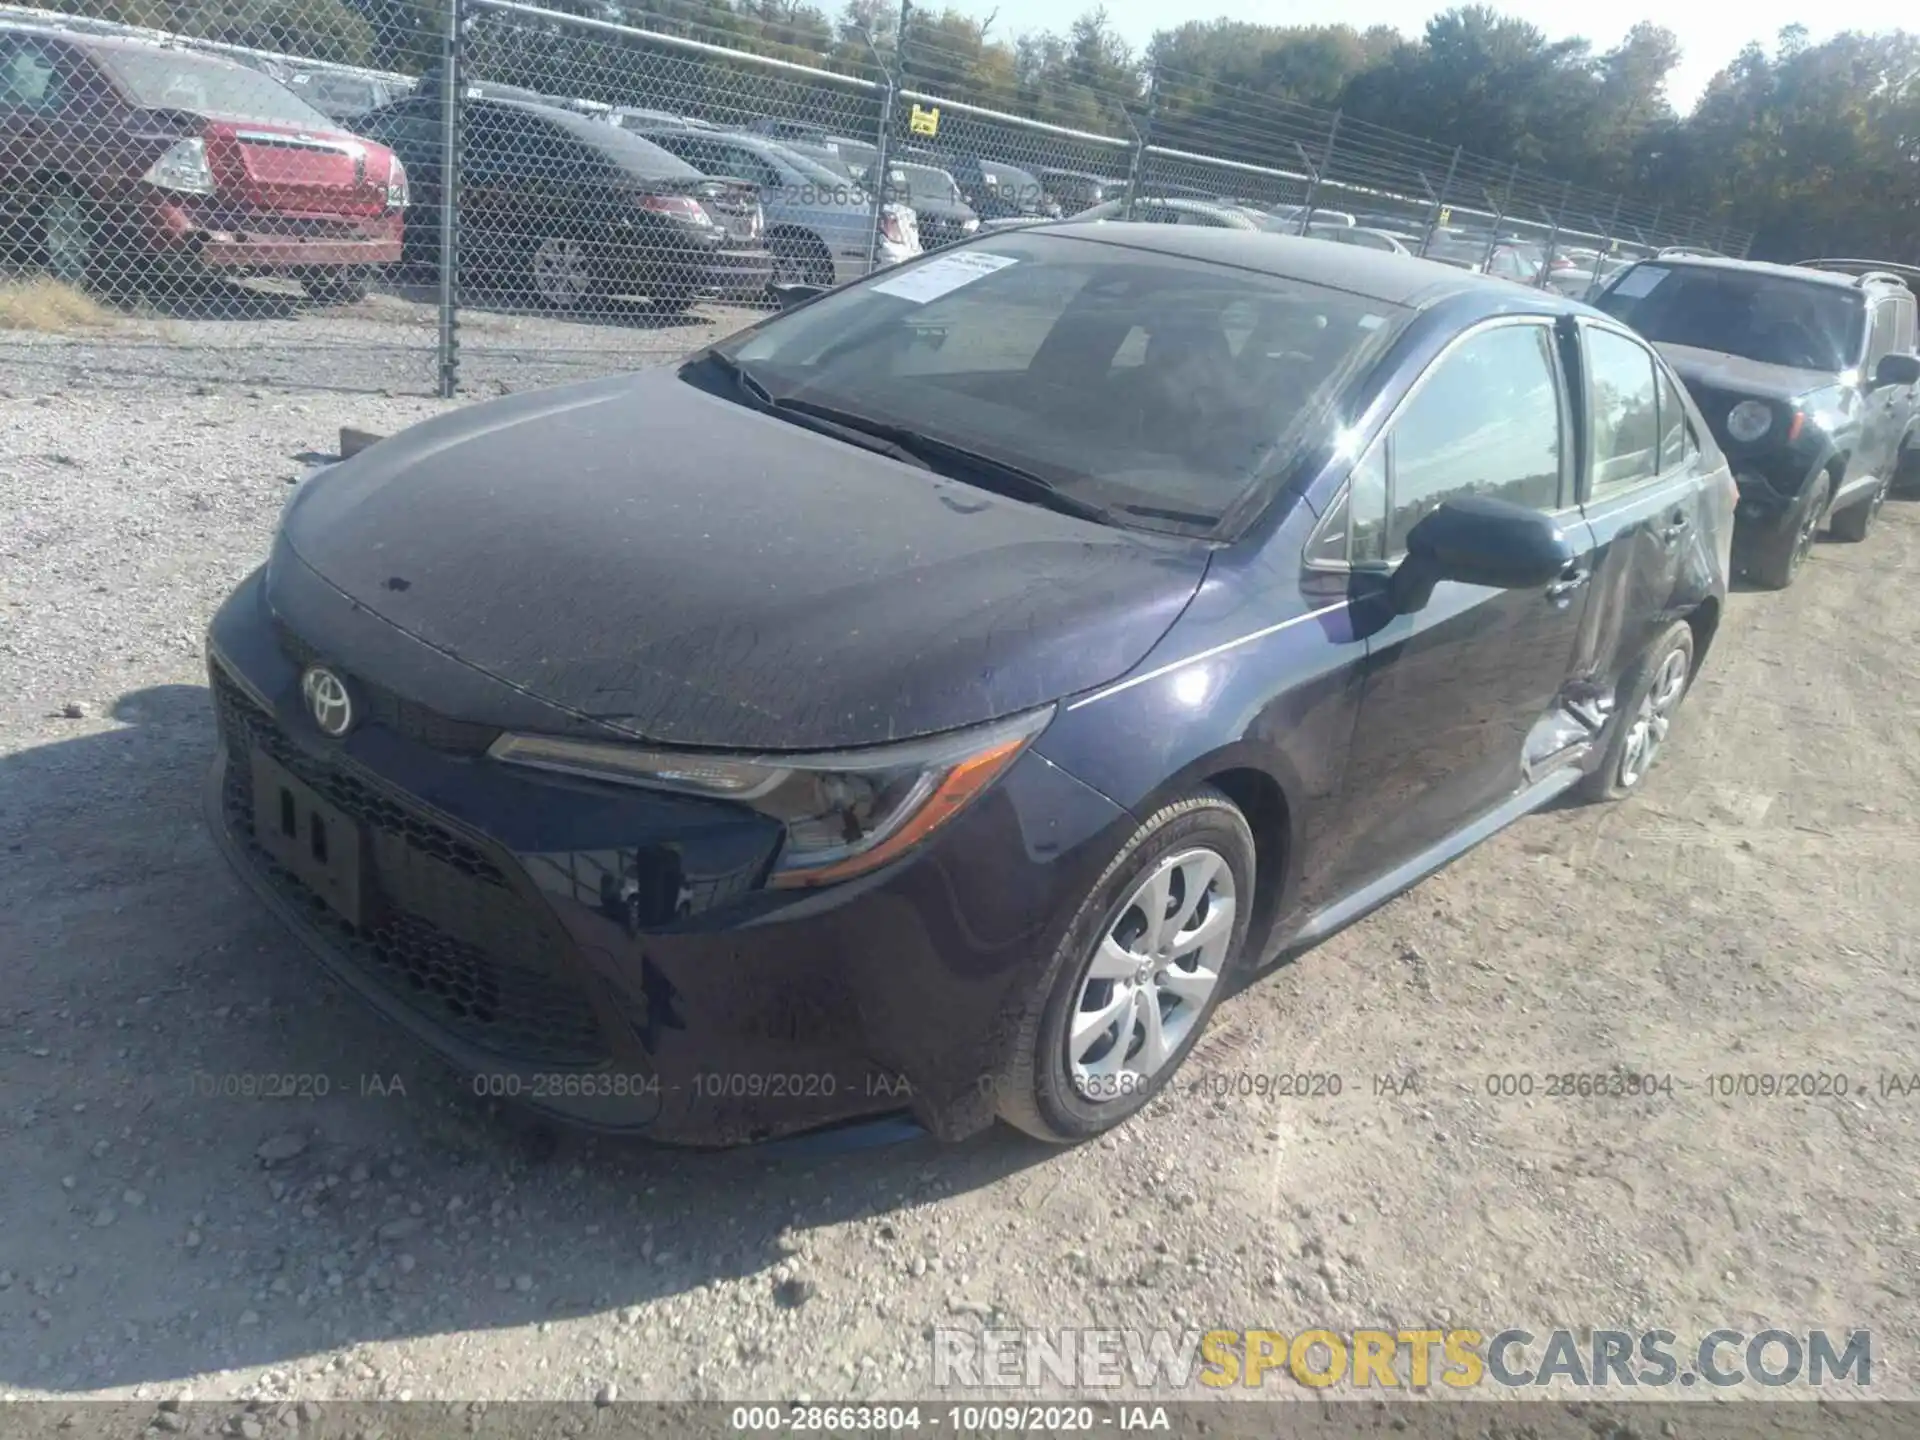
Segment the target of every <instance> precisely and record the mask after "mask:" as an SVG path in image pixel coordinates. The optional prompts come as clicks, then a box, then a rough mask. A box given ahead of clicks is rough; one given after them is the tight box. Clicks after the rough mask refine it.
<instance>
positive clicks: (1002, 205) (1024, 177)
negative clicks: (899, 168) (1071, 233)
mask: <svg viewBox="0 0 1920 1440" xmlns="http://www.w3.org/2000/svg"><path fill="white" fill-rule="evenodd" d="M902 158H906V157H905V156H903V157H902ZM929 163H934V164H938V165H940V166H941V168H943V169H944V170H946V172H947V173H948V174H949V175H951V176H953V178H954V182H955V183H956V184H958V185H959V187H960V193H961V194H962V195H964V196H965V197H966V201H967V204H968V205H969V206H970V207H972V209H973V212H974V214H976V215H978V216H979V217H980V219H981V221H982V222H983V223H984V222H986V221H989V220H1049V219H1057V218H1059V215H1060V207H1059V206H1058V205H1057V204H1055V203H1054V202H1053V201H1052V200H1050V199H1049V198H1048V197H1047V191H1046V186H1044V185H1042V184H1041V183H1040V179H1039V177H1038V176H1036V175H1034V174H1032V173H1030V172H1029V171H1026V170H1022V169H1021V168H1020V167H1019V166H1017V165H1009V164H1007V163H1006V162H1005V161H1001V160H988V159H985V158H983V157H981V156H978V155H955V156H952V157H950V158H948V159H946V160H937V159H936V160H933V161H930V162H929Z"/></svg>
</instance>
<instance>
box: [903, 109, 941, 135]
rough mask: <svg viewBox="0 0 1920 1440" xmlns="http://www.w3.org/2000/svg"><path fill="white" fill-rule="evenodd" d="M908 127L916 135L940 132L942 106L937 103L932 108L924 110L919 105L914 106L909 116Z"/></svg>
mask: <svg viewBox="0 0 1920 1440" xmlns="http://www.w3.org/2000/svg"><path fill="white" fill-rule="evenodd" d="M907 128H908V129H909V130H911V131H912V132H913V133H914V134H916V135H926V136H933V135H937V134H939V133H940V107H939V106H938V105H935V106H934V107H933V108H932V109H930V110H922V109H921V108H920V107H919V106H918V105H916V106H914V107H913V113H912V114H911V115H909V116H907Z"/></svg>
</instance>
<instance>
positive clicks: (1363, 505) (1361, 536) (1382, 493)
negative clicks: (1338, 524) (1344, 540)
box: [1347, 442, 1387, 565]
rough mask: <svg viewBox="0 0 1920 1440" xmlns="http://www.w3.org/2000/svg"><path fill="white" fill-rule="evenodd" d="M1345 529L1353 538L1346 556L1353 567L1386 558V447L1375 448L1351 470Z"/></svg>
mask: <svg viewBox="0 0 1920 1440" xmlns="http://www.w3.org/2000/svg"><path fill="white" fill-rule="evenodd" d="M1347 488H1348V491H1349V494H1348V496H1347V528H1348V530H1349V531H1350V532H1351V533H1352V535H1353V542H1352V544H1351V545H1350V546H1349V547H1348V556H1349V558H1351V559H1352V561H1353V563H1354V564H1356V565H1366V564H1369V563H1371V564H1378V563H1379V562H1380V561H1382V560H1384V559H1386V558H1387V446H1386V443H1385V442H1382V443H1381V444H1378V445H1375V446H1374V447H1373V449H1372V450H1370V451H1368V452H1367V455H1366V458H1365V459H1363V460H1362V461H1361V462H1360V463H1359V464H1358V465H1356V466H1354V467H1353V476H1352V478H1351V479H1349V480H1348V481H1347Z"/></svg>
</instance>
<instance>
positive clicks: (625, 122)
mask: <svg viewBox="0 0 1920 1440" xmlns="http://www.w3.org/2000/svg"><path fill="white" fill-rule="evenodd" d="M607 119H608V120H609V121H610V122H611V123H613V124H615V125H618V126H619V127H620V128H621V129H623V130H658V129H661V128H663V127H666V126H672V127H674V128H676V129H682V130H711V129H713V128H714V127H713V126H712V125H709V124H708V123H707V122H706V121H704V120H695V119H694V118H693V117H692V116H689V115H681V114H679V113H677V112H675V111H672V110H649V109H647V108H646V107H645V106H641V105H616V106H614V107H613V108H612V109H611V110H609V111H608V112H607Z"/></svg>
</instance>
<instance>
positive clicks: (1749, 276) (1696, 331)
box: [1594, 265, 1866, 371]
mask: <svg viewBox="0 0 1920 1440" xmlns="http://www.w3.org/2000/svg"><path fill="white" fill-rule="evenodd" d="M1594 304H1596V305H1598V306H1599V307H1600V308H1601V309H1602V310H1604V311H1606V312H1607V313H1608V314H1609V315H1611V316H1613V317H1614V318H1615V319H1616V320H1620V321H1622V322H1624V323H1625V324H1628V325H1631V326H1632V327H1633V328H1634V329H1635V330H1638V331H1639V332H1640V333H1641V334H1642V335H1644V336H1646V337H1647V338H1648V339H1649V340H1654V341H1659V342H1661V343H1664V344H1668V345H1688V346H1692V347H1693V348H1694V349H1697V350H1717V351H1719V352H1720V353H1721V354H1724V355H1738V356H1741V357H1742V358H1744V359H1747V360H1758V361H1760V362H1762V363H1763V364H1767V365H1790V366H1792V367H1794V368H1795V369H1799V370H1828V371H1838V370H1845V369H1847V368H1848V367H1850V366H1851V365H1853V363H1854V362H1855V361H1856V360H1857V359H1858V358H1859V355H1860V350H1861V343H1862V340H1863V338H1864V331H1863V327H1864V324H1865V318H1866V308H1865V306H1864V305H1863V304H1862V303H1861V300H1860V295H1859V292H1858V291H1854V290H1846V289H1842V288H1841V287H1839V286H1837V285H1824V284H1821V283H1819V282H1818V281H1810V280H1794V279H1791V278H1789V277H1787V276H1783V275H1766V274H1761V273H1759V272H1757V271H1752V270H1721V269H1717V268H1710V267H1708V266H1704V265H1700V266H1692V265H1636V266H1634V267H1633V268H1632V269H1630V270H1626V271H1624V272H1622V274H1621V275H1620V277H1619V278H1618V279H1617V280H1615V281H1614V282H1613V284H1612V286H1611V287H1610V288H1609V289H1608V290H1607V292H1606V293H1605V294H1604V295H1602V296H1600V298H1599V299H1598V300H1596V301H1594Z"/></svg>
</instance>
